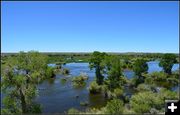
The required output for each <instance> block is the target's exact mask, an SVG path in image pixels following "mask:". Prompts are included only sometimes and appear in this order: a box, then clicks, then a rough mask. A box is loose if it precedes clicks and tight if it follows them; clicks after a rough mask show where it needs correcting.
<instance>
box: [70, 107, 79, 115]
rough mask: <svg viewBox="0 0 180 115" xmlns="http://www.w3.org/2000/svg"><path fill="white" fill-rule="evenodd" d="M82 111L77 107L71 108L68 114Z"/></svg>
mask: <svg viewBox="0 0 180 115" xmlns="http://www.w3.org/2000/svg"><path fill="white" fill-rule="evenodd" d="M79 113H80V112H79V111H78V110H77V109H75V108H71V109H69V110H68V114H69V115H70V114H74V115H76V114H79Z"/></svg>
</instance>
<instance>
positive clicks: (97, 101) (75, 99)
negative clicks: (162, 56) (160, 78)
mask: <svg viewBox="0 0 180 115" xmlns="http://www.w3.org/2000/svg"><path fill="white" fill-rule="evenodd" d="M158 63H159V62H158V61H151V62H148V67H149V69H148V72H149V73H151V72H154V71H162V68H161V67H159V66H158ZM49 66H54V65H53V64H50V65H49ZM63 67H64V68H68V69H69V70H70V75H68V76H64V75H60V74H57V75H56V77H55V78H54V79H51V80H45V81H43V82H42V83H41V84H39V86H38V89H39V90H38V92H39V93H38V96H37V98H36V100H35V101H36V102H38V103H40V104H42V109H43V113H64V112H65V111H67V110H68V109H70V108H76V109H79V110H81V111H83V110H85V109H86V108H91V107H97V108H98V107H102V106H104V105H105V104H106V101H107V100H106V99H105V98H103V96H102V95H101V94H96V95H91V94H90V93H89V91H88V86H89V84H90V82H92V81H93V80H94V78H95V70H94V69H93V70H90V69H89V64H88V63H68V64H66V65H64V66H63ZM178 68H179V64H174V66H173V68H172V70H177V69H178ZM80 72H84V73H87V74H88V76H89V79H88V80H87V81H86V85H85V86H84V87H82V88H74V87H73V85H72V82H71V80H70V79H71V78H72V77H75V76H78V75H79V74H80ZM123 74H124V75H125V76H126V77H127V78H128V79H131V78H132V77H133V76H134V72H133V71H132V70H125V71H124V72H123ZM62 78H67V79H69V80H67V81H66V82H62V81H61V79H62ZM80 102H88V106H81V105H80Z"/></svg>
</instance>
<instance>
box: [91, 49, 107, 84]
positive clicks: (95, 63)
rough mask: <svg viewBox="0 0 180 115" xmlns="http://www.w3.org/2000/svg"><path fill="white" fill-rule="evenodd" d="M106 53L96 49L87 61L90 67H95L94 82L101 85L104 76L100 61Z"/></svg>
mask: <svg viewBox="0 0 180 115" xmlns="http://www.w3.org/2000/svg"><path fill="white" fill-rule="evenodd" d="M106 55H107V54H106V53H104V52H103V53H101V52H98V51H94V52H93V54H92V55H91V58H90V61H89V64H90V68H91V69H92V68H95V71H96V72H95V73H96V82H97V83H98V85H101V84H102V83H103V80H104V76H103V75H102V73H103V72H102V71H103V69H104V67H103V66H101V62H102V61H103V60H104V58H105V56H106Z"/></svg>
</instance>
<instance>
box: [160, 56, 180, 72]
mask: <svg viewBox="0 0 180 115" xmlns="http://www.w3.org/2000/svg"><path fill="white" fill-rule="evenodd" d="M174 63H177V60H176V55H175V54H170V53H167V54H164V55H163V56H162V59H161V61H160V63H159V66H161V67H163V70H164V72H165V73H167V74H171V73H172V71H171V70H172V67H173V64H174Z"/></svg>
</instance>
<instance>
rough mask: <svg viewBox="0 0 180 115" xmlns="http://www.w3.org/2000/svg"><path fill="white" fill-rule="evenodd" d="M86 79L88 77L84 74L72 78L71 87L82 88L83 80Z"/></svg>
mask: <svg viewBox="0 0 180 115" xmlns="http://www.w3.org/2000/svg"><path fill="white" fill-rule="evenodd" d="M87 79H88V76H87V75H86V74H82V73H81V74H80V75H79V76H77V77H73V78H72V82H73V86H74V87H82V86H85V84H86V83H85V80H87Z"/></svg>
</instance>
